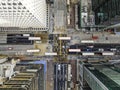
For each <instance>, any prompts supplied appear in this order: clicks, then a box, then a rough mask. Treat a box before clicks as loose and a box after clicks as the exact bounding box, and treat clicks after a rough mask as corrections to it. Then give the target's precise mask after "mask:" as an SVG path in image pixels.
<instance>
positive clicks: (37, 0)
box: [0, 0, 49, 31]
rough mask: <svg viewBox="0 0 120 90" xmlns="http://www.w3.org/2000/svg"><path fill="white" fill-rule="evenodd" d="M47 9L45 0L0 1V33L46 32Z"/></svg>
mask: <svg viewBox="0 0 120 90" xmlns="http://www.w3.org/2000/svg"><path fill="white" fill-rule="evenodd" d="M48 9H49V6H48V4H47V3H46V0H0V21H1V22H0V27H1V28H0V31H12V30H14V31H17V30H18V31H20V30H21V31H23V30H24V31H28V28H29V31H46V30H48V26H49V24H48V21H49V20H48V18H49V16H48V12H49V11H48ZM3 27H4V28H3ZM8 28H9V29H8ZM32 28H34V29H32ZM3 29H4V30H3ZM16 29H17V30H16Z"/></svg>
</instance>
